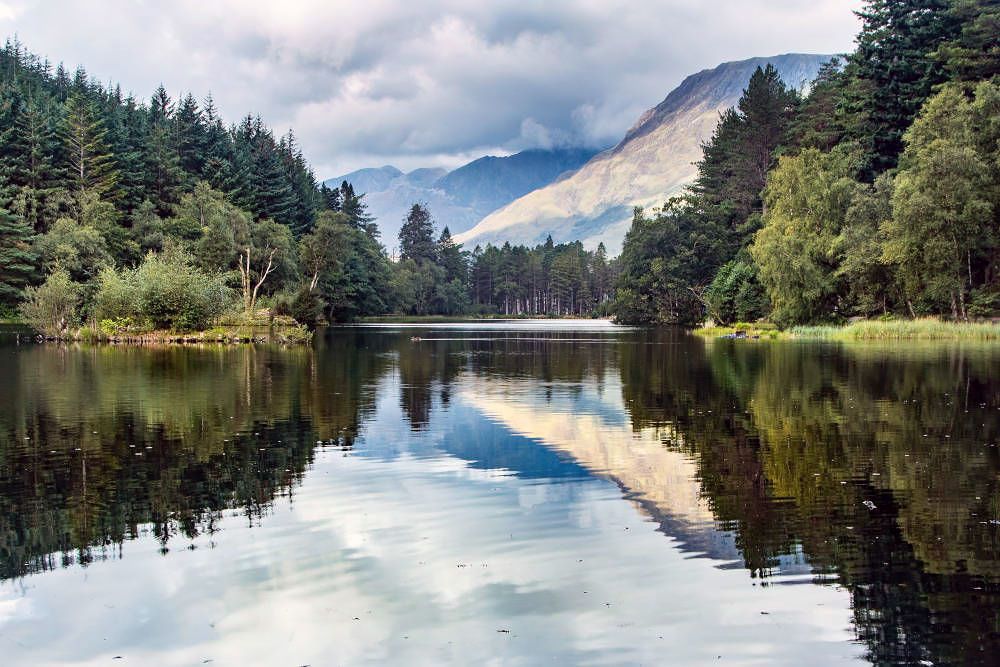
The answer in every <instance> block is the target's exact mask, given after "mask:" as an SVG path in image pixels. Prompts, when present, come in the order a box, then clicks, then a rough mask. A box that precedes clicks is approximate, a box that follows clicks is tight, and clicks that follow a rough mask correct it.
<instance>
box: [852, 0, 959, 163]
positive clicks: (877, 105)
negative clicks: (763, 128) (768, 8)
mask: <svg viewBox="0 0 1000 667" xmlns="http://www.w3.org/2000/svg"><path fill="white" fill-rule="evenodd" d="M949 5H950V2H949V0H868V1H867V2H866V6H865V9H864V10H863V11H861V12H858V16H859V17H860V18H861V21H862V27H861V32H860V34H859V35H858V38H857V42H858V47H857V50H856V51H855V52H854V54H852V56H851V60H852V62H853V63H854V65H855V66H856V71H857V77H858V85H857V86H855V87H853V88H852V89H851V96H852V98H851V100H850V104H851V110H852V111H853V112H855V113H858V114H860V116H861V123H860V126H859V127H858V134H857V136H856V137H854V138H856V139H858V140H859V141H862V142H863V143H864V144H865V150H866V153H867V155H866V158H865V166H864V168H863V170H862V177H863V178H864V179H865V180H866V181H868V182H871V181H872V180H874V178H875V176H876V175H878V174H880V173H882V172H883V171H886V170H888V169H892V168H893V167H895V166H896V162H897V160H898V158H899V154H900V153H901V152H902V150H903V133H904V132H905V131H906V128H908V127H909V126H910V123H912V122H913V119H914V118H915V117H916V115H917V112H918V111H919V110H920V107H921V106H922V105H923V103H924V102H925V101H926V100H927V98H928V97H930V94H931V91H932V89H933V88H934V86H935V85H937V84H939V83H942V82H944V81H945V79H946V73H945V69H944V66H943V65H942V63H941V62H940V61H939V60H937V59H936V58H935V57H934V54H935V52H936V51H937V49H938V48H939V47H940V46H941V45H942V44H943V43H944V42H946V41H949V40H952V39H954V38H955V37H957V36H958V31H959V26H958V24H957V22H956V18H955V16H954V15H952V14H951V13H950V12H949V11H948V10H949Z"/></svg>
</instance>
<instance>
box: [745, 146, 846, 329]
mask: <svg viewBox="0 0 1000 667" xmlns="http://www.w3.org/2000/svg"><path fill="white" fill-rule="evenodd" d="M849 174H850V167H849V160H848V159H847V157H846V156H844V155H842V154H838V153H821V152H820V151H818V150H816V149H815V148H808V149H806V150H804V151H802V152H801V153H800V154H799V155H797V156H795V157H788V156H786V157H782V158H781V160H780V161H779V163H778V166H777V168H775V170H774V171H773V172H771V174H770V175H769V178H768V184H767V189H766V190H765V191H764V201H765V204H766V207H767V212H766V213H765V214H764V227H763V228H762V229H761V230H760V231H759V232H757V234H756V236H755V237H754V241H753V244H752V245H751V246H750V254H751V255H752V256H753V259H754V262H755V263H756V264H757V266H758V267H759V270H760V281H761V283H762V284H763V285H764V288H765V289H766V290H767V295H768V297H769V298H770V300H771V303H772V305H773V307H774V311H773V313H772V317H773V318H774V320H775V321H776V322H778V323H779V324H783V325H787V324H798V323H803V322H810V321H815V320H817V319H824V318H830V317H836V314H837V311H838V306H839V297H840V296H841V294H842V292H843V285H842V284H841V283H842V281H841V280H840V279H839V276H838V272H837V269H838V266H839V261H838V255H837V249H838V238H839V236H840V233H841V229H842V226H843V223H844V219H845V216H846V213H847V209H848V207H849V206H850V203H851V198H852V196H853V194H854V191H855V189H856V187H857V184H856V183H855V182H854V181H853V180H852V179H851V178H850V176H849Z"/></svg>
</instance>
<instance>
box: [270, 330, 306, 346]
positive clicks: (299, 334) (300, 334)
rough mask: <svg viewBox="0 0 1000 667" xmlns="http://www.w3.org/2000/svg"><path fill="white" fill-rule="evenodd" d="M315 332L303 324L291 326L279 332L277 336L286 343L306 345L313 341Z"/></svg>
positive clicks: (279, 340)
mask: <svg viewBox="0 0 1000 667" xmlns="http://www.w3.org/2000/svg"><path fill="white" fill-rule="evenodd" d="M312 337H313V334H312V332H311V331H309V329H306V328H305V327H303V326H297V327H289V328H288V329H282V330H281V331H279V332H278V334H277V336H276V338H277V340H278V342H279V343H282V344H285V345H305V344H307V343H310V342H312Z"/></svg>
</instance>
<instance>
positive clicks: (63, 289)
mask: <svg viewBox="0 0 1000 667" xmlns="http://www.w3.org/2000/svg"><path fill="white" fill-rule="evenodd" d="M24 293H25V300H24V303H22V304H21V317H23V318H24V321H25V322H27V323H28V325H29V326H31V328H33V329H35V330H36V331H38V332H40V333H42V334H44V335H46V336H52V337H55V338H60V337H64V336H66V334H67V333H68V332H69V330H70V329H71V328H72V327H74V326H75V325H76V324H77V307H78V306H79V304H80V286H79V285H77V284H76V283H74V282H73V281H72V280H70V277H69V273H67V272H66V271H64V270H62V269H56V270H55V271H53V272H52V274H51V275H50V276H49V277H48V278H47V279H46V280H45V282H44V283H43V284H42V285H40V286H38V287H28V288H27V289H25V290H24Z"/></svg>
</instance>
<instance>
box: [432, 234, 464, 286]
mask: <svg viewBox="0 0 1000 667" xmlns="http://www.w3.org/2000/svg"><path fill="white" fill-rule="evenodd" d="M466 254H467V253H465V252H463V251H462V246H461V245H459V244H456V243H455V241H454V240H452V238H451V232H450V231H448V228H447V227H445V228H444V229H443V230H441V236H440V237H439V238H438V242H437V257H438V263H439V264H440V265H441V268H442V269H444V276H445V277H444V279H445V280H446V281H447V282H451V281H453V280H457V281H459V282H460V283H462V284H463V285H464V284H465V282H466V280H467V279H468V273H469V265H468V260H467V258H466Z"/></svg>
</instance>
